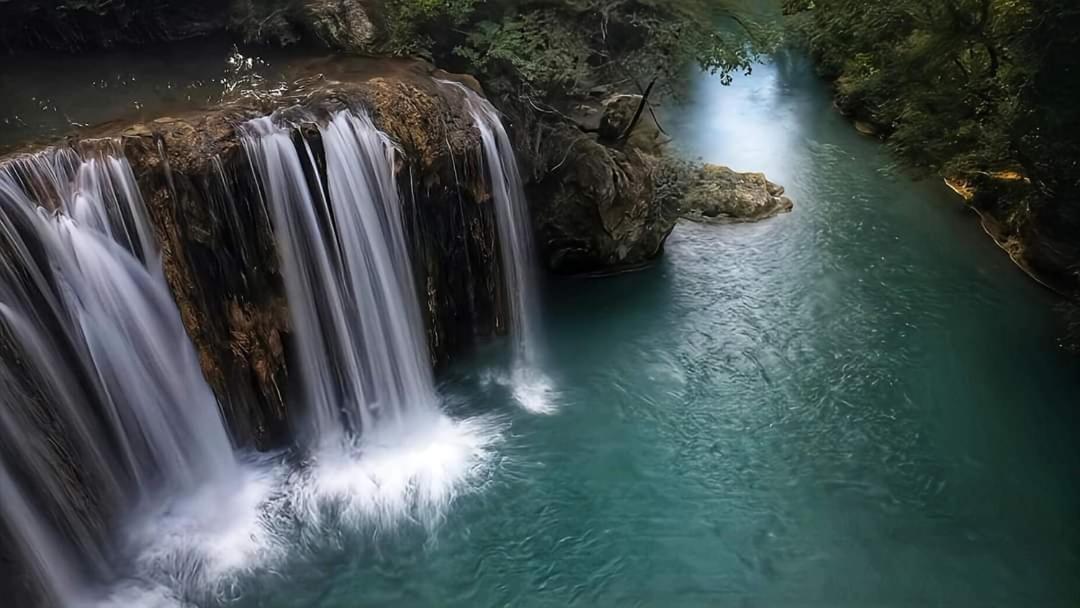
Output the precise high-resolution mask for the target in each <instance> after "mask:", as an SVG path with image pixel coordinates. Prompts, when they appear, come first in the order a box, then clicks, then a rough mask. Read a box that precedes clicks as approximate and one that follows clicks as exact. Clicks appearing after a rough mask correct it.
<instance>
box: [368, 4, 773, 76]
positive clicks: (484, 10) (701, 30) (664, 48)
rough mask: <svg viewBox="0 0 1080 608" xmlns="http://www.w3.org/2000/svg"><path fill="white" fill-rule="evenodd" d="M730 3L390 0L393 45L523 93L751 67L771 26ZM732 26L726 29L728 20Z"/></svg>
mask: <svg viewBox="0 0 1080 608" xmlns="http://www.w3.org/2000/svg"><path fill="white" fill-rule="evenodd" d="M735 2H737V0H718V1H717V0H451V1H448V2H437V1H435V0H387V3H386V15H387V18H386V23H387V30H388V31H389V33H390V34H389V38H390V43H389V46H390V50H391V51H393V52H396V53H411V54H416V53H421V54H430V55H432V56H434V57H436V58H440V59H443V60H445V62H448V63H454V62H457V63H459V64H460V63H461V62H464V63H465V65H460V66H459V67H461V68H462V69H467V70H469V71H472V72H474V73H477V74H478V75H480V76H483V77H485V78H487V79H489V80H490V79H498V80H499V81H500V82H502V83H504V84H507V85H508V86H513V87H514V88H516V89H519V90H520V91H521V92H524V93H525V94H527V95H529V96H530V97H536V96H540V97H545V96H550V95H553V94H573V93H580V92H582V91H583V90H585V89H587V88H589V87H591V86H596V85H598V84H616V85H618V86H622V87H627V86H629V87H630V88H634V87H644V86H645V85H646V84H648V82H650V81H652V80H653V79H658V80H660V81H662V82H663V83H670V82H674V81H675V78H674V77H675V76H677V75H680V74H681V73H682V70H683V69H684V68H685V67H686V66H687V65H689V64H693V63H697V64H698V65H700V66H701V67H702V68H704V69H708V70H712V71H718V72H721V73H724V74H727V73H729V72H732V71H735V70H749V69H750V66H751V65H752V64H753V62H754V61H755V60H756V59H757V57H758V56H759V54H760V53H762V52H765V51H768V50H770V49H771V48H772V47H773V46H774V45H775V44H776V41H777V33H776V31H775V30H770V29H769V28H767V27H764V26H761V25H758V24H756V23H755V22H754V21H753V20H752V19H750V18H749V13H748V12H746V11H744V10H740V9H738V8H737V7H736V5H735V4H734V3H735ZM725 25H731V27H725Z"/></svg>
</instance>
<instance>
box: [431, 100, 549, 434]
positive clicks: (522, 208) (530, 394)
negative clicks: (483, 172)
mask: <svg viewBox="0 0 1080 608" xmlns="http://www.w3.org/2000/svg"><path fill="white" fill-rule="evenodd" d="M439 82H440V83H442V84H444V85H449V86H452V87H454V88H456V89H458V90H460V91H461V92H462V93H463V94H464V96H465V100H466V104H467V106H468V108H469V113H470V114H471V116H472V119H473V122H474V123H475V124H476V127H477V129H478V130H479V131H480V138H481V142H482V145H483V149H484V161H485V165H486V167H487V178H488V184H489V186H490V188H491V195H492V199H493V200H494V202H495V218H496V223H497V224H498V232H499V257H500V259H501V261H502V270H503V278H504V282H505V285H504V290H505V292H506V295H507V299H508V300H509V302H510V315H511V334H512V339H513V340H514V367H513V373H512V378H511V379H510V382H511V384H512V385H513V390H514V396H515V398H516V399H517V401H518V402H519V403H520V404H521V405H522V406H523V407H525V408H526V409H528V410H529V411H532V412H536V413H549V412H551V411H552V409H553V406H552V404H551V399H550V392H551V382H550V380H548V378H547V377H545V376H544V374H543V372H542V371H541V370H540V361H539V352H538V349H539V345H538V342H539V340H538V338H539V335H540V330H539V328H538V327H537V325H538V323H539V322H538V319H539V315H538V312H539V311H538V307H537V301H536V300H537V295H536V294H537V288H536V284H537V281H536V275H535V273H536V267H537V259H536V250H535V246H534V244H533V237H532V222H531V221H530V219H529V205H528V200H527V199H526V197H525V187H524V184H523V182H522V179H521V173H520V171H519V170H518V166H517V159H516V158H515V156H514V149H513V146H512V145H511V143H510V136H509V135H508V134H507V133H506V128H505V127H503V124H502V121H501V120H500V119H499V112H498V110H496V109H495V107H494V106H492V105H491V102H489V101H488V100H486V99H484V98H483V97H481V96H480V95H477V94H476V93H475V92H474V91H473V90H471V89H469V88H468V87H466V86H464V85H462V84H461V83H458V82H453V81H449V80H443V81H439Z"/></svg>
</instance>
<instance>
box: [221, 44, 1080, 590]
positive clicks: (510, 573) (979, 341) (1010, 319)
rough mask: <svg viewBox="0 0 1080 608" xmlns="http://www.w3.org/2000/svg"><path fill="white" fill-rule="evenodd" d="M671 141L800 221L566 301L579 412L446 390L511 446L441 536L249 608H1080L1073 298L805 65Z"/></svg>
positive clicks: (553, 370)
mask: <svg viewBox="0 0 1080 608" xmlns="http://www.w3.org/2000/svg"><path fill="white" fill-rule="evenodd" d="M664 115H665V116H666V118H663V121H664V123H665V127H666V128H667V130H668V131H669V132H670V133H671V134H672V135H673V137H674V138H675V140H676V142H677V144H678V145H679V146H681V147H682V148H683V150H684V151H685V152H686V153H687V154H689V155H692V156H696V157H701V158H702V159H704V160H707V161H710V162H717V163H722V164H727V165H730V166H732V167H734V168H736V169H740V170H755V171H765V172H766V173H767V174H768V176H769V177H770V178H771V179H772V180H774V181H777V182H779V183H781V184H784V185H785V186H786V187H787V189H788V193H789V195H790V196H791V197H792V198H793V199H794V200H795V203H796V207H795V211H794V212H793V213H791V214H789V215H785V216H781V217H779V218H776V219H773V220H770V221H767V222H764V223H761V224H754V225H740V226H721V227H716V226H698V225H693V224H684V225H680V226H679V227H678V228H677V229H676V231H675V234H674V236H673V237H672V239H671V241H670V244H669V246H668V248H667V253H666V255H665V257H664V258H663V259H662V260H661V261H660V262H659V263H658V264H657V265H656V266H655V267H653V268H650V269H648V270H645V271H643V272H639V273H635V274H630V275H624V276H619V277H615V278H610V279H604V280H553V281H550V282H549V284H548V285H547V286H546V287H545V299H546V302H545V304H546V307H545V318H544V328H545V331H544V335H545V339H546V344H545V348H546V358H545V362H544V367H545V369H544V372H545V373H546V374H547V376H548V377H549V378H550V380H551V382H552V384H553V385H554V386H555V392H554V397H553V399H554V400H555V404H554V405H555V412H554V413H553V414H550V415H533V414H529V413H527V412H525V411H523V410H522V409H521V408H519V407H517V406H516V405H515V404H514V399H513V397H512V394H511V391H510V390H509V389H508V388H506V387H505V386H504V383H501V382H499V381H498V380H499V376H500V374H504V373H505V370H501V369H500V368H501V366H502V365H504V364H503V363H501V362H502V361H505V360H506V358H507V357H506V353H505V352H501V351H500V350H499V349H498V347H495V348H493V350H492V351H491V352H487V353H479V354H478V355H477V356H476V357H475V358H474V359H472V360H470V361H468V362H466V363H465V364H462V365H460V366H458V367H457V368H456V369H454V370H451V371H450V373H448V374H447V375H446V376H445V378H444V379H443V384H442V386H441V392H442V394H443V395H444V396H445V398H446V401H447V407H448V409H449V410H450V411H451V413H452V414H453V415H454V416H456V417H458V418H465V417H468V416H474V415H483V416H487V417H494V418H495V419H497V421H498V423H499V428H500V429H501V430H500V431H499V433H498V442H497V443H496V444H494V446H493V447H492V449H491V451H490V454H489V457H488V458H486V459H484V460H483V462H478V463H477V464H476V465H475V466H476V467H477V470H476V471H474V474H473V476H472V477H471V479H472V482H471V485H470V487H469V488H468V490H467V491H462V492H461V493H460V494H459V495H458V497H457V499H456V500H455V501H454V502H453V504H452V505H451V507H450V509H449V510H448V511H447V512H446V514H445V516H444V518H443V519H442V520H441V521H440V522H438V525H436V526H434V527H432V526H427V525H421V524H420V523H418V522H417V523H408V522H407V523H404V524H402V525H398V526H396V527H394V528H393V529H386V528H385V527H380V528H375V527H365V526H363V525H360V526H358V527H355V528H352V529H348V530H338V531H337V533H335V534H333V535H332V539H330V540H329V541H328V540H327V539H326V538H321V539H316V540H313V541H311V542H306V543H302V544H297V545H296V546H295V550H294V554H293V555H292V557H291V558H289V559H287V560H285V561H284V562H282V564H281V565H280V566H278V567H275V568H274V569H273V571H272V572H264V573H262V574H259V575H257V576H255V577H254V578H251V579H247V580H244V581H241V582H240V583H239V584H238V586H237V588H236V589H234V590H232V591H233V592H234V594H233V596H234V597H238V598H239V599H237V600H236V601H234V602H232V603H230V604H229V605H231V606H239V607H248V606H251V607H254V606H259V607H266V608H271V607H273V608H286V607H288V608H299V607H319V608H336V607H346V606H349V607H351V606H357V605H363V606H433V605H438V606H463V607H464V606H468V607H475V606H570V605H581V606H620V607H622V606H705V605H722V606H741V607H758V606H760V607H775V606H829V607H835V606H947V607H950V608H952V607H957V606H972V607H980V608H981V607H984V606H1032V605H1039V606H1075V605H1078V603H1080V578H1078V577H1077V576H1076V575H1077V573H1078V572H1080V519H1078V515H1080V487H1078V486H1080V477H1078V476H1077V472H1078V471H1080V469H1078V465H1080V451H1078V450H1077V448H1076V438H1077V436H1078V434H1077V433H1078V431H1080V416H1078V408H1077V405H1078V398H1077V395H1080V362H1078V361H1077V360H1076V359H1075V358H1073V357H1071V356H1069V355H1067V354H1066V353H1064V352H1063V351H1061V350H1060V349H1059V348H1058V346H1057V342H1056V340H1055V329H1056V328H1055V326H1054V324H1053V321H1052V318H1053V317H1052V315H1051V313H1050V307H1051V306H1052V304H1053V299H1052V297H1051V296H1050V295H1049V294H1047V293H1044V292H1043V291H1041V290H1040V288H1038V287H1037V286H1034V285H1033V284H1032V283H1030V282H1029V281H1028V280H1026V279H1025V278H1024V277H1023V275H1022V274H1021V273H1020V272H1019V271H1017V270H1016V269H1015V268H1013V267H1012V266H1011V264H1010V262H1009V261H1008V258H1007V257H1006V256H1005V255H1003V254H1001V253H1000V252H999V251H998V250H997V249H996V248H995V246H994V245H993V244H992V243H991V242H990V240H989V239H987V238H986V237H985V236H984V235H983V234H982V233H981V231H980V230H979V229H978V228H977V226H976V225H975V223H974V220H973V218H972V217H971V216H970V215H969V214H968V213H967V212H965V211H964V209H963V208H962V206H961V205H960V204H959V202H958V201H957V200H956V199H955V198H954V197H953V196H952V195H951V194H950V193H949V191H948V190H947V189H946V188H945V187H944V186H943V185H942V184H941V183H940V182H938V181H936V180H931V181H925V182H916V181H913V180H912V179H910V178H909V177H907V176H905V175H904V174H903V173H902V172H901V171H900V170H899V169H898V168H897V167H896V166H894V164H893V162H892V160H891V159H890V158H889V156H888V155H887V153H886V152H885V151H884V150H883V149H882V147H881V146H880V145H879V144H878V143H877V142H875V141H873V140H871V139H868V138H865V137H862V136H860V135H858V134H857V133H856V132H855V131H854V129H852V128H851V127H850V125H849V124H848V123H847V122H846V121H845V120H844V119H843V118H842V117H840V116H838V115H837V114H836V113H835V112H834V111H833V110H832V108H831V103H830V96H829V92H828V89H827V87H826V85H825V84H823V83H822V82H820V81H819V80H818V79H817V78H816V77H814V75H813V73H812V69H811V66H810V65H808V63H807V62H806V61H805V60H804V59H802V58H801V57H799V56H797V55H785V54H781V55H780V56H778V58H777V59H776V60H775V61H774V62H773V63H771V64H769V65H764V66H759V67H757V68H756V69H755V70H754V74H753V75H752V76H750V77H742V78H737V79H736V81H735V83H734V84H733V85H732V86H730V87H724V86H721V85H720V83H719V81H718V79H715V78H711V77H708V76H699V77H695V79H694V84H693V86H692V87H691V91H690V95H689V98H688V99H687V100H686V101H685V102H684V103H682V104H681V105H679V106H677V107H669V108H666V111H665V113H664Z"/></svg>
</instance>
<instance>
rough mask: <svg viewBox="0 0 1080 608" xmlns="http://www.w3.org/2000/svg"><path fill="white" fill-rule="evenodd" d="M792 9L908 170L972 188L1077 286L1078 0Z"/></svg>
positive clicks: (861, 114) (1043, 269) (1027, 250)
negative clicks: (925, 173)
mask: <svg viewBox="0 0 1080 608" xmlns="http://www.w3.org/2000/svg"><path fill="white" fill-rule="evenodd" d="M785 10H786V12H787V13H788V14H790V15H793V16H794V17H793V24H794V29H795V30H796V31H797V32H799V33H800V34H801V37H802V38H803V40H804V41H805V43H806V44H807V46H808V47H809V49H810V51H811V52H812V53H813V55H814V57H815V59H816V60H817V62H818V65H819V66H820V69H821V71H822V72H823V73H824V74H825V75H826V76H827V77H829V78H831V79H833V80H834V82H835V84H836V92H837V104H838V106H839V107H840V108H841V109H842V110H843V111H845V112H847V113H850V114H851V115H852V116H853V117H854V118H855V119H856V120H858V121H861V122H863V123H868V124H870V125H873V127H874V128H875V130H876V131H877V132H878V133H879V134H880V135H881V136H882V137H883V138H884V139H885V141H886V142H887V144H888V145H889V147H890V148H892V149H893V150H894V151H895V152H896V153H897V154H898V155H899V156H900V157H901V158H902V159H903V160H904V161H906V162H907V163H908V164H909V165H910V166H912V167H915V168H918V169H921V170H924V171H927V172H934V173H939V174H941V175H944V176H947V177H949V178H950V179H951V181H952V182H953V183H954V184H961V185H963V187H964V188H966V189H968V191H969V192H971V193H973V196H972V197H971V203H972V204H973V205H975V206H976V207H977V208H979V209H980V210H981V211H982V212H984V213H987V214H989V215H990V216H992V217H993V218H994V219H995V220H996V223H997V224H998V225H1000V227H1001V229H1002V230H1003V234H1002V235H1001V236H1002V237H1004V238H1005V239H1007V240H1010V241H1011V242H1012V243H1013V244H1014V245H1015V246H1016V247H1018V248H1019V253H1020V255H1021V257H1022V260H1023V263H1024V264H1027V265H1029V266H1030V267H1031V268H1032V269H1033V270H1034V271H1035V272H1037V273H1038V274H1039V275H1040V276H1042V277H1043V278H1044V279H1045V280H1046V281H1047V282H1049V283H1051V284H1053V285H1055V286H1056V287H1057V288H1058V289H1059V290H1062V291H1066V292H1078V288H1080V105H1078V104H1077V103H1076V100H1077V97H1078V96H1080V5H1078V4H1077V3H1076V2H1075V1H1074V0H787V1H786V2H785ZM1077 299H1080V293H1078V294H1077V297H1076V298H1074V300H1077ZM1068 316H1070V318H1076V317H1077V316H1078V315H1076V314H1071V315H1068ZM1073 329H1074V330H1075V331H1076V333H1077V337H1078V338H1080V326H1078V325H1076V324H1074V326H1073Z"/></svg>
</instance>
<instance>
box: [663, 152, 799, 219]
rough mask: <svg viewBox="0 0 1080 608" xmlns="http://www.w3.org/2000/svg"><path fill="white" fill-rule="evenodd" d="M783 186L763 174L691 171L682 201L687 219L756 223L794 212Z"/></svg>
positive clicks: (721, 169) (710, 168) (708, 168)
mask: <svg viewBox="0 0 1080 608" xmlns="http://www.w3.org/2000/svg"><path fill="white" fill-rule="evenodd" d="M792 207H793V203H792V202H791V199H789V198H788V197H786V196H784V188H783V186H779V185H777V184H774V183H773V182H770V181H769V180H767V179H765V176H764V175H763V174H761V173H739V172H737V171H732V170H731V169H729V168H727V167H721V166H719V165H704V166H703V167H701V168H700V169H698V170H697V171H694V172H692V175H691V177H690V180H689V185H688V187H687V191H686V194H685V198H684V202H683V210H682V214H683V216H684V217H685V218H687V219H689V220H692V221H697V222H704V223H714V224H731V223H738V222H756V221H760V220H764V219H768V218H770V217H773V216H775V215H778V214H780V213H786V212H788V211H791V209H792Z"/></svg>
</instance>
